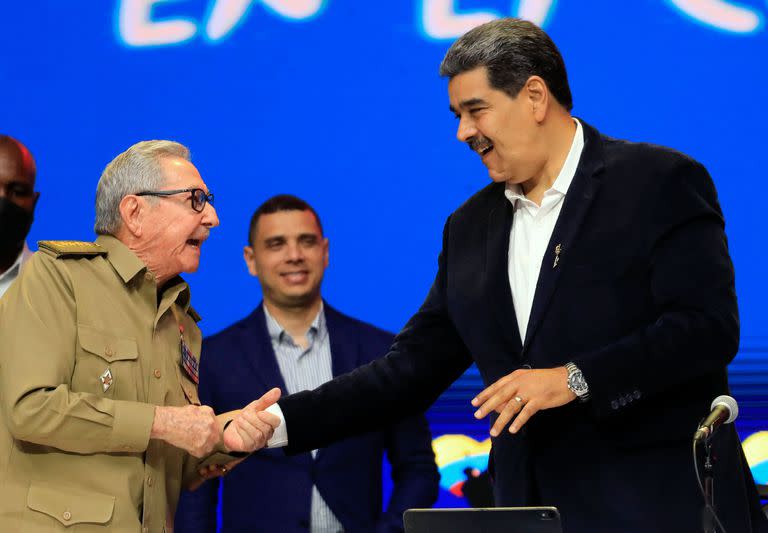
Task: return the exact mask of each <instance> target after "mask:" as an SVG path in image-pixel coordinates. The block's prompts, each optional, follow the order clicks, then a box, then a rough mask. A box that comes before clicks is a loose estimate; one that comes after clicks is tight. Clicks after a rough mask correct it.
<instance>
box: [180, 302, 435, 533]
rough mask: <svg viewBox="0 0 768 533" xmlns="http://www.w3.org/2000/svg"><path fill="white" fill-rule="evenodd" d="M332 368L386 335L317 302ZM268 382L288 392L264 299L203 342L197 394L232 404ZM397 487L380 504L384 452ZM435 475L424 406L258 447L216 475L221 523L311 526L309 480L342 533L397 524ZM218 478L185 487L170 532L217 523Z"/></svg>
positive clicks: (425, 497)
mask: <svg viewBox="0 0 768 533" xmlns="http://www.w3.org/2000/svg"><path fill="white" fill-rule="evenodd" d="M324 309H325V318H326V324H327V327H328V333H329V336H330V341H331V357H332V359H333V375H334V376H339V375H341V374H344V373H346V372H349V371H351V370H353V369H354V368H356V367H359V366H360V365H363V364H366V363H368V362H370V361H372V360H373V359H375V358H376V357H379V356H381V355H383V354H384V353H386V351H387V349H388V348H389V345H390V344H391V342H392V334H390V333H388V332H386V331H383V330H380V329H378V328H375V327H373V326H371V325H369V324H366V323H364V322H361V321H359V320H355V319H353V318H350V317H348V316H346V315H343V314H341V313H339V312H338V311H336V310H335V309H333V308H332V307H331V306H329V305H328V304H327V303H325V304H324ZM273 387H280V389H282V391H283V394H286V389H285V382H284V381H283V378H282V376H281V374H280V369H279V367H278V364H277V360H276V358H275V353H274V350H273V349H272V344H271V341H270V338H269V333H268V331H267V325H266V318H265V315H264V310H263V308H262V305H259V307H257V308H256V309H255V310H254V311H253V313H251V314H250V315H249V316H248V317H247V318H245V319H243V320H241V321H239V322H237V323H235V324H234V325H232V326H230V327H228V328H226V329H225V330H223V331H221V332H220V333H218V334H216V335H213V336H211V337H208V338H206V339H205V340H204V341H203V348H202V356H201V360H200V386H199V392H200V401H201V402H202V403H203V405H209V406H211V407H212V408H213V409H214V411H215V412H217V413H219V412H226V411H231V410H234V409H239V408H241V407H242V406H244V405H246V404H248V403H249V402H251V401H253V400H254V399H256V398H258V397H259V396H261V395H262V394H264V393H265V392H266V391H268V390H269V389H271V388H273ZM384 451H386V452H387V457H388V459H389V461H390V463H391V465H392V476H393V481H394V488H393V492H392V495H391V498H390V503H389V506H388V508H387V509H386V511H384V512H382V459H383V452H384ZM438 481H439V475H438V473H437V467H436V466H435V458H434V454H433V451H432V442H431V434H430V431H429V427H428V425H427V421H426V419H425V418H424V416H423V415H421V414H418V415H414V416H412V417H410V418H408V419H405V420H403V421H401V422H398V423H395V424H393V425H390V426H387V427H384V428H379V429H377V430H376V431H374V432H371V433H367V434H364V435H359V436H355V437H352V438H348V439H346V440H343V441H340V442H337V443H334V444H332V445H330V446H328V447H325V448H323V449H321V450H320V451H319V452H318V453H317V455H316V457H315V459H313V458H312V456H311V454H310V453H303V454H300V455H295V456H286V455H285V453H284V452H283V451H282V450H281V449H275V450H261V451H259V452H257V453H255V454H253V455H252V456H251V457H249V458H248V459H247V460H245V461H244V462H242V463H241V464H240V465H238V466H237V467H236V468H235V469H233V471H232V472H230V473H229V474H227V476H226V477H225V478H223V498H222V499H223V501H222V528H223V529H222V531H223V532H225V533H228V532H231V533H234V532H246V531H247V532H261V531H265V532H266V531H280V532H283V533H291V532H303V531H307V530H308V526H309V520H310V499H311V487H312V485H313V484H315V485H316V486H317V488H318V490H319V491H320V494H321V495H322V496H323V499H324V500H325V501H326V502H327V503H328V506H329V507H330V508H331V510H332V511H333V513H334V514H335V515H336V517H337V518H338V519H339V521H340V522H341V524H342V525H343V527H344V531H345V532H347V533H355V532H361V533H362V532H372V531H377V532H382V533H383V532H395V531H402V529H403V525H402V514H403V512H404V511H405V510H406V509H409V508H411V507H431V506H432V504H433V503H434V502H435V500H436V498H437V490H438ZM218 489H219V480H213V481H211V482H207V483H205V484H204V485H203V486H202V487H200V488H199V489H198V490H197V491H195V492H185V493H184V494H182V497H181V501H180V503H179V508H178V510H177V513H176V528H175V531H176V532H177V533H187V532H206V533H210V532H214V531H216V505H217V501H218Z"/></svg>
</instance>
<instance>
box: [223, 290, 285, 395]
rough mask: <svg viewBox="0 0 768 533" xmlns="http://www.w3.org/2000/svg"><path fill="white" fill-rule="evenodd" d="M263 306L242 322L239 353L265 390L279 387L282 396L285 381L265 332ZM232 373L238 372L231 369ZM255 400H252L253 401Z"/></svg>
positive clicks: (267, 332) (265, 320)
mask: <svg viewBox="0 0 768 533" xmlns="http://www.w3.org/2000/svg"><path fill="white" fill-rule="evenodd" d="M263 305H264V304H259V306H258V307H257V308H256V309H255V310H254V311H253V313H251V314H250V316H248V318H246V319H245V321H243V328H242V336H241V339H240V342H241V352H242V354H243V356H244V358H245V359H246V365H248V366H250V367H251V369H252V370H253V373H254V374H253V375H254V376H256V378H258V380H259V381H261V382H262V383H263V384H264V386H265V387H266V389H267V390H268V389H271V388H273V387H280V390H281V391H282V393H283V395H286V394H288V391H287V389H286V386H285V380H284V379H283V376H282V374H280V367H279V366H278V364H277V356H276V355H275V351H274V349H273V348H272V341H271V340H270V338H269V331H268V330H267V317H266V316H265V315H264V307H263ZM232 371H233V372H236V371H238V370H237V369H232ZM255 399H256V398H254V400H255Z"/></svg>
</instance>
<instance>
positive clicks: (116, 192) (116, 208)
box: [93, 141, 191, 235]
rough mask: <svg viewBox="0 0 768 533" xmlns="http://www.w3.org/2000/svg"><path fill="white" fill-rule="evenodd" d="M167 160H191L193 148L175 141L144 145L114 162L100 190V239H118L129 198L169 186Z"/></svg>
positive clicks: (97, 191) (110, 165)
mask: <svg viewBox="0 0 768 533" xmlns="http://www.w3.org/2000/svg"><path fill="white" fill-rule="evenodd" d="M164 157H181V158H182V159H186V160H187V161H190V160H191V155H190V152H189V148H187V147H186V146H184V145H183V144H179V143H177V142H173V141H142V142H138V143H136V144H134V145H133V146H131V147H130V148H128V149H127V150H126V151H125V152H123V153H122V154H120V155H118V156H117V157H116V158H114V159H113V160H112V161H111V162H110V163H109V164H108V165H107V167H106V168H105V169H104V172H102V174H101V178H99V184H98V185H97V186H96V222H95V224H94V228H93V229H94V231H95V232H96V233H97V234H99V235H114V234H115V233H117V231H118V230H119V229H120V227H121V226H122V225H123V220H122V218H121V217H120V201H121V200H122V199H123V198H125V197H126V196H128V195H129V194H136V193H137V192H141V191H155V190H157V189H159V188H160V187H162V186H163V185H164V184H165V176H163V172H162V169H161V168H160V160H161V159H162V158H164Z"/></svg>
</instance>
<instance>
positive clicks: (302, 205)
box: [248, 194, 323, 245]
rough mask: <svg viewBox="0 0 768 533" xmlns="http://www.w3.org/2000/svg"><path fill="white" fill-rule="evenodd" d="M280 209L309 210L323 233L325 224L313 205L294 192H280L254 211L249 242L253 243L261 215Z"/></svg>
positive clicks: (249, 231) (249, 228) (249, 230)
mask: <svg viewBox="0 0 768 533" xmlns="http://www.w3.org/2000/svg"><path fill="white" fill-rule="evenodd" d="M279 211H309V212H310V213H312V214H313V215H314V216H315V220H317V227H318V228H320V235H322V234H323V225H322V223H321V222H320V217H319V216H318V215H317V211H315V210H314V208H313V207H312V206H311V205H309V204H308V203H307V202H305V201H304V200H302V199H301V198H299V197H298V196H293V195H292V194H278V195H277V196H273V197H272V198H270V199H269V200H267V201H266V202H264V203H263V204H261V205H260V206H259V207H258V208H257V209H256V211H254V212H253V216H251V223H250V225H249V226H248V244H250V245H253V237H254V236H255V234H256V226H257V225H258V223H259V219H260V218H261V216H262V215H271V214H274V213H277V212H279Z"/></svg>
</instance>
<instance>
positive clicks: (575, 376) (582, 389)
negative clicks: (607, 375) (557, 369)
mask: <svg viewBox="0 0 768 533" xmlns="http://www.w3.org/2000/svg"><path fill="white" fill-rule="evenodd" d="M565 368H566V370H568V389H569V390H570V391H571V392H573V393H574V394H575V395H576V397H577V398H578V399H579V401H581V402H586V401H587V400H588V399H589V385H587V382H586V380H585V379H584V374H582V373H581V370H579V367H577V366H576V365H574V364H573V363H566V364H565Z"/></svg>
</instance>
